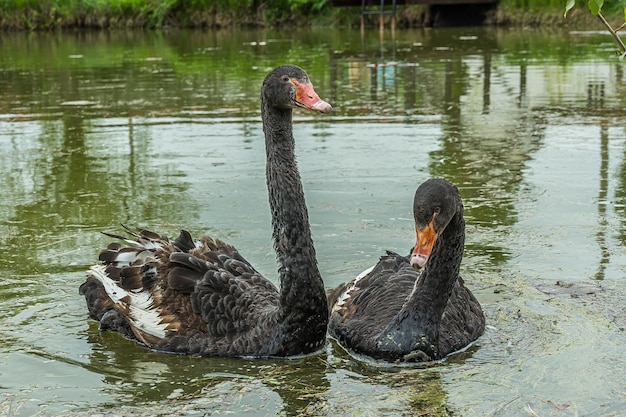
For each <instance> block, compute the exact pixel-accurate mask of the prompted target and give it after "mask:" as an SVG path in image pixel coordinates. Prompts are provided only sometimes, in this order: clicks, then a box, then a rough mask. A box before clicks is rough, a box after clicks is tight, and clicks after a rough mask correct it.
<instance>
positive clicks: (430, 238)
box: [410, 215, 437, 269]
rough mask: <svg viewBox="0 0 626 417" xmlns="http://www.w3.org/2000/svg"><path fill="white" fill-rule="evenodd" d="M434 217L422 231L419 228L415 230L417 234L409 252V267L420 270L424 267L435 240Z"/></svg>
mask: <svg viewBox="0 0 626 417" xmlns="http://www.w3.org/2000/svg"><path fill="white" fill-rule="evenodd" d="M435 217H436V215H433V218H432V219H431V221H430V223H428V226H426V227H424V228H422V229H420V228H419V227H416V228H415V231H416V232H417V242H416V243H415V247H414V248H413V250H412V251H411V260H410V262H411V266H412V267H413V268H415V269H421V268H423V267H424V265H426V261H428V257H429V256H430V252H431V251H432V250H433V245H434V244H435V240H437V232H436V231H435V227H434V223H435Z"/></svg>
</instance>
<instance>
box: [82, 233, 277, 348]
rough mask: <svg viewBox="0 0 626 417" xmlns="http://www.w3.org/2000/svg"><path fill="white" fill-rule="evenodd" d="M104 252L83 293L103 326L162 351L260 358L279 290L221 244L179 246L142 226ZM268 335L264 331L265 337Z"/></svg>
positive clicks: (186, 238) (185, 242)
mask: <svg viewBox="0 0 626 417" xmlns="http://www.w3.org/2000/svg"><path fill="white" fill-rule="evenodd" d="M127 231H128V233H129V235H130V236H131V237H130V238H128V237H124V236H120V235H116V234H110V233H107V235H108V236H111V237H114V238H116V239H118V240H121V241H122V242H123V243H120V242H114V243H111V244H109V245H108V246H107V248H106V249H104V250H103V251H102V252H101V253H100V257H99V259H100V261H101V264H99V265H95V266H93V267H91V269H90V270H89V273H88V279H87V281H86V282H85V283H84V284H83V285H82V286H81V288H80V292H81V293H82V294H84V295H85V298H86V300H87V305H88V308H89V312H90V315H91V317H93V318H94V319H96V320H99V321H100V322H101V328H103V329H106V330H114V331H118V332H120V333H122V334H124V335H126V336H128V337H132V338H134V339H137V340H138V341H140V342H142V343H144V344H145V345H146V346H148V347H150V348H154V349H159V350H167V351H174V352H181V353H195V354H202V355H225V356H229V355H230V356H239V355H246V354H249V353H250V352H251V353H250V354H252V353H254V349H255V348H258V347H259V346H260V345H261V344H263V343H267V342H268V340H267V339H269V340H270V341H271V338H273V337H275V334H274V333H273V332H272V331H271V330H268V329H270V328H271V326H272V324H274V325H275V324H276V323H277V318H276V315H277V314H278V307H277V306H278V301H279V293H278V289H277V288H276V286H275V285H274V284H273V283H272V282H270V281H269V280H267V279H265V278H264V277H263V276H262V275H261V274H260V273H259V272H258V271H256V270H255V269H254V268H253V267H252V266H251V265H250V263H249V262H248V261H246V259H244V258H243V257H242V256H241V255H240V254H239V252H237V250H236V249H235V248H234V247H233V246H231V245H228V244H226V243H224V242H222V241H220V240H214V239H211V238H209V237H206V236H205V237H202V238H201V239H199V240H194V239H193V238H192V237H191V235H190V234H189V233H188V232H186V231H181V234H180V236H179V237H178V238H177V239H176V240H175V241H173V242H172V241H170V240H169V239H167V238H166V237H164V236H160V235H158V234H156V233H153V232H150V231H147V230H143V229H139V230H137V231H133V230H129V229H127ZM261 333H262V334H261Z"/></svg>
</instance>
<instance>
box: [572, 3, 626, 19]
mask: <svg viewBox="0 0 626 417" xmlns="http://www.w3.org/2000/svg"><path fill="white" fill-rule="evenodd" d="M575 5H576V0H567V4H566V5H565V13H563V17H564V18H565V17H567V12H569V11H570V10H572V9H573V8H574V6H575ZM624 13H625V14H626V8H624Z"/></svg>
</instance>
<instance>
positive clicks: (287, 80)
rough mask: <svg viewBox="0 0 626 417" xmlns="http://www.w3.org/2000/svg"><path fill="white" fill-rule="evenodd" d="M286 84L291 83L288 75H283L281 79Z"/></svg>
mask: <svg viewBox="0 0 626 417" xmlns="http://www.w3.org/2000/svg"><path fill="white" fill-rule="evenodd" d="M281 79H282V80H283V81H284V82H289V76H288V75H283V76H282V78H281Z"/></svg>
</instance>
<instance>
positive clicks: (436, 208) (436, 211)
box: [433, 207, 441, 214]
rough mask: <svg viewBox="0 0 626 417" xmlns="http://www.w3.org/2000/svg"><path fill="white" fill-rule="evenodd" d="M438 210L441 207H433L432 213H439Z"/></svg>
mask: <svg viewBox="0 0 626 417" xmlns="http://www.w3.org/2000/svg"><path fill="white" fill-rule="evenodd" d="M440 211H441V207H435V210H434V211H433V214H439V212H440Z"/></svg>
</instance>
